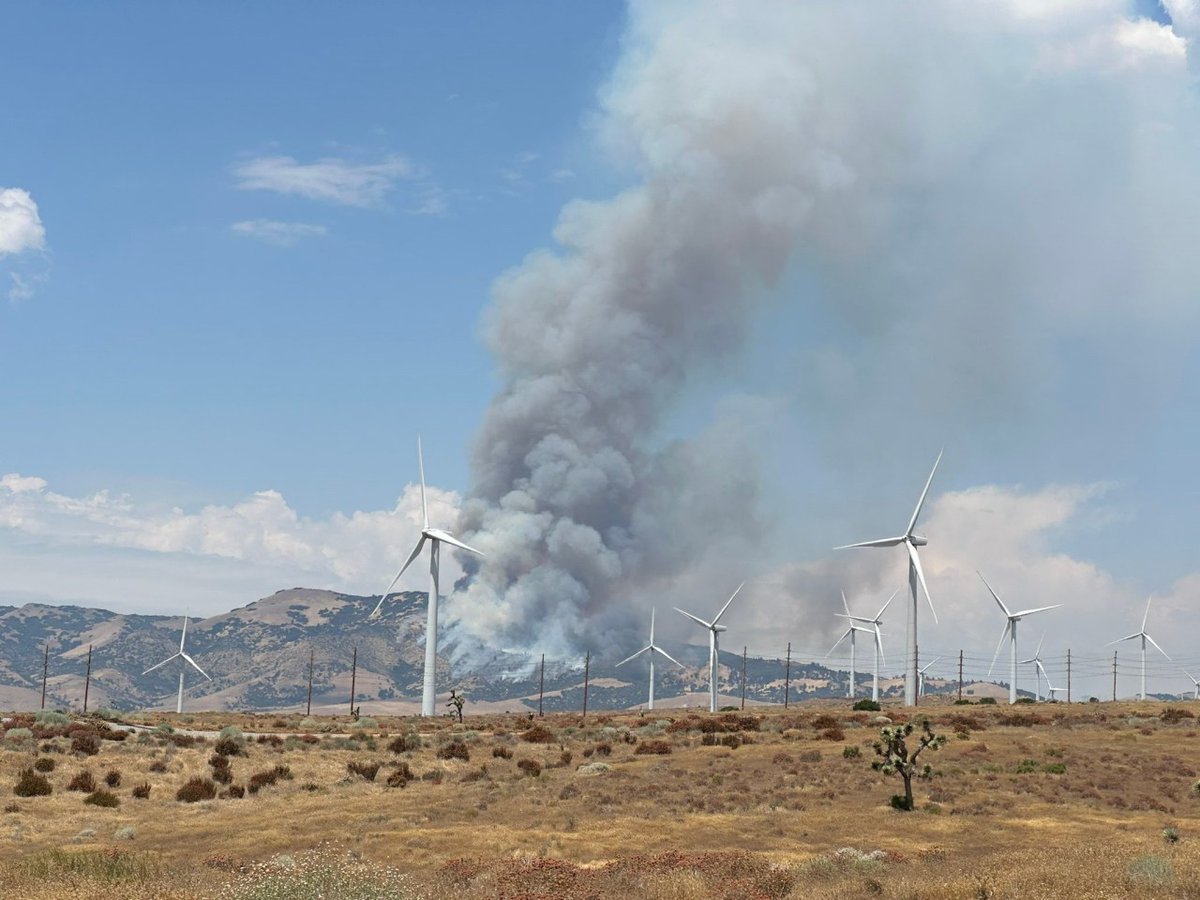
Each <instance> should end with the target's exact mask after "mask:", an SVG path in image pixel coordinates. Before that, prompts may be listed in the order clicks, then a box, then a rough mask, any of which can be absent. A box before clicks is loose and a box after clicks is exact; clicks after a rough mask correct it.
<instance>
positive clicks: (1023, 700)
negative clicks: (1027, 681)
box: [1017, 697, 1033, 703]
mask: <svg viewBox="0 0 1200 900" xmlns="http://www.w3.org/2000/svg"><path fill="white" fill-rule="evenodd" d="M1017 702H1018V703H1033V698H1032V697H1018V698H1017Z"/></svg>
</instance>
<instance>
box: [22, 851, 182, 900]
mask: <svg viewBox="0 0 1200 900" xmlns="http://www.w3.org/2000/svg"><path fill="white" fill-rule="evenodd" d="M18 866H19V871H20V872H21V873H22V874H23V875H24V876H25V877H26V878H28V879H30V880H31V881H36V882H39V883H42V884H50V883H55V884H72V883H74V882H75V881H76V880H77V879H89V880H93V881H99V882H105V883H110V884H122V883H129V884H130V886H131V887H132V886H134V885H136V886H138V887H140V886H142V885H144V884H146V883H147V882H150V881H153V880H154V879H157V878H160V877H161V876H162V875H163V874H165V866H164V864H163V863H162V862H160V861H159V859H158V857H156V856H151V855H149V854H141V853H132V852H128V851H123V850H116V849H115V848H106V849H104V850H82V851H71V850H58V849H55V850H45V851H43V852H41V853H35V854H32V855H30V856H28V857H26V858H24V859H22V860H21V861H20V862H19V863H18ZM84 883H85V884H86V881H85V882H84ZM124 894H125V895H126V896H128V895H130V892H129V891H126V892H124Z"/></svg>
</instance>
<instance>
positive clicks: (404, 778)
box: [386, 762, 413, 788]
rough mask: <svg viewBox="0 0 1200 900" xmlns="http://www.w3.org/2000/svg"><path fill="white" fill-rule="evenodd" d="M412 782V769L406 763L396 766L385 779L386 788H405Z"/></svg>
mask: <svg viewBox="0 0 1200 900" xmlns="http://www.w3.org/2000/svg"><path fill="white" fill-rule="evenodd" d="M412 780H413V772H412V769H410V768H409V767H408V763H406V762H402V763H400V764H399V765H397V766H396V770H395V771H394V772H392V774H391V775H389V776H388V777H387V782H386V784H387V786H388V787H398V788H403V787H407V786H408V783H409V782H410V781H412Z"/></svg>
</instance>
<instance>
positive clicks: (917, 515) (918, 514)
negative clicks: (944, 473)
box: [904, 450, 942, 537]
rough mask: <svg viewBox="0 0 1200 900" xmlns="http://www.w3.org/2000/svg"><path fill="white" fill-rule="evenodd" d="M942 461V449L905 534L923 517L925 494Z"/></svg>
mask: <svg viewBox="0 0 1200 900" xmlns="http://www.w3.org/2000/svg"><path fill="white" fill-rule="evenodd" d="M941 461H942V451H941V450H939V451H938V455H937V459H935V460H934V461H933V468H932V469H931V470H930V472H929V478H928V479H926V481H925V490H923V491H921V499H920V500H918V501H917V508H916V509H914V510H913V514H912V519H910V520H909V522H908V530H907V531H905V532H904V534H905V536H906V537H907V536H908V535H911V534H912V532H913V529H914V528H916V527H917V519H919V518H920V517H921V507H922V506H924V505H925V495H926V494H928V493H929V486H930V485H931V484H933V474H934V472H936V471H937V467H938V463H940V462H941Z"/></svg>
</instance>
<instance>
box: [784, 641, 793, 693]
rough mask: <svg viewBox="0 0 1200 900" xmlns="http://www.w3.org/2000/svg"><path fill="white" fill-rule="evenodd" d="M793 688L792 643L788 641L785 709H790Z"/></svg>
mask: <svg viewBox="0 0 1200 900" xmlns="http://www.w3.org/2000/svg"><path fill="white" fill-rule="evenodd" d="M791 688H792V642H791V641H788V649H787V668H785V669H784V670H783V708H784V709H787V708H788V695H789V694H790V693H791Z"/></svg>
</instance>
